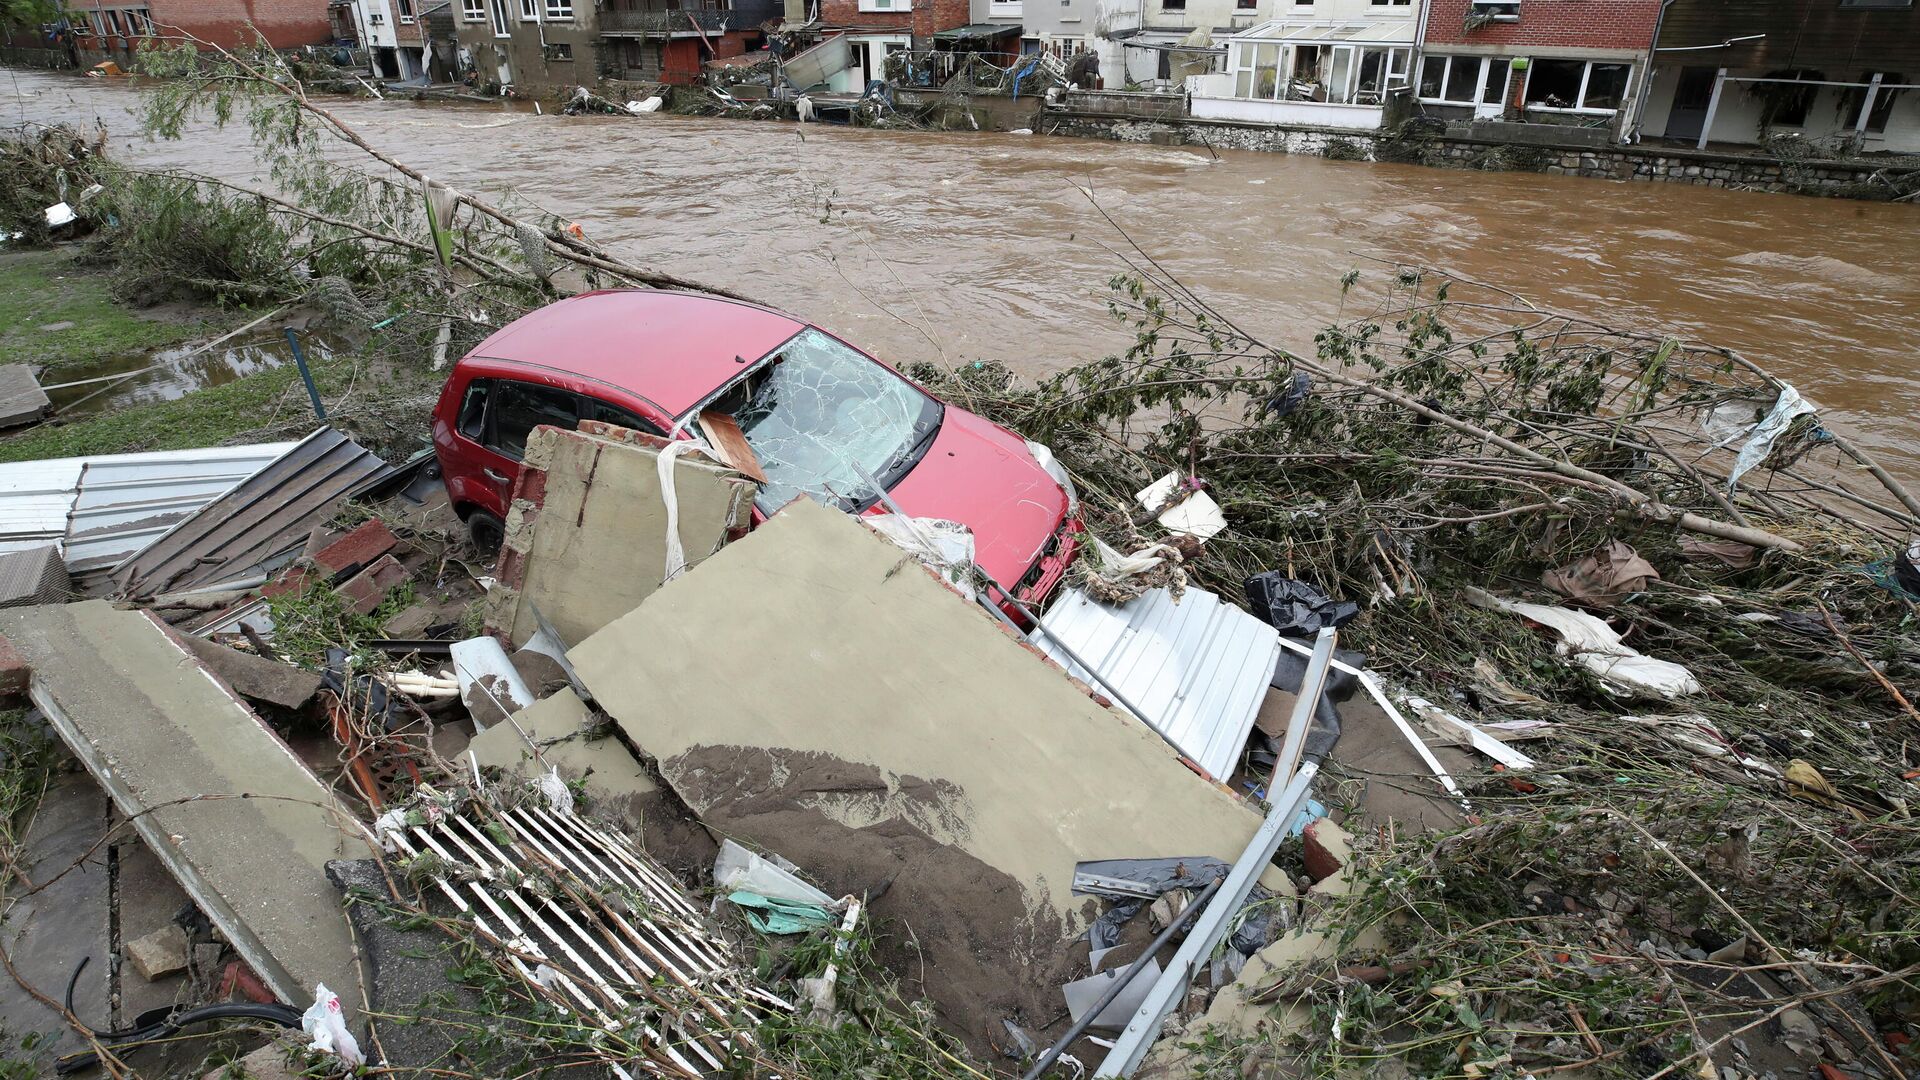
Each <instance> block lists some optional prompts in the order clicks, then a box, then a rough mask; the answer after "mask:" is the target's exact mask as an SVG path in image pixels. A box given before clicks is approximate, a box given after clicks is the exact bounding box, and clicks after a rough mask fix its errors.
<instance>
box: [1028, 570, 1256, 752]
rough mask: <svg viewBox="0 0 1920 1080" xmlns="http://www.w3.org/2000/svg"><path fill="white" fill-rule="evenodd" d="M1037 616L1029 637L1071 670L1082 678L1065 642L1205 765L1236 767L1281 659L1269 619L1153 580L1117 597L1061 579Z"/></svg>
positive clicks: (1083, 674)
mask: <svg viewBox="0 0 1920 1080" xmlns="http://www.w3.org/2000/svg"><path fill="white" fill-rule="evenodd" d="M1040 625H1041V628H1042V629H1044V631H1045V632H1044V633H1041V632H1039V631H1035V632H1034V633H1032V634H1030V635H1029V640H1031V641H1032V642H1033V644H1034V645H1035V646H1037V647H1038V648H1039V649H1040V650H1041V651H1042V652H1044V653H1046V654H1047V656H1048V657H1050V658H1051V659H1053V660H1054V661H1055V662H1057V663H1059V664H1060V665H1061V666H1062V667H1064V668H1066V669H1067V671H1068V673H1069V674H1071V675H1073V676H1074V677H1075V678H1078V679H1082V680H1087V672H1086V671H1085V670H1084V669H1083V668H1081V667H1080V666H1079V665H1077V664H1075V663H1074V662H1073V661H1072V660H1070V659H1068V657H1067V651H1068V650H1071V651H1072V652H1073V654H1074V655H1076V656H1078V657H1080V658H1081V659H1082V660H1085V661H1086V662H1087V663H1089V664H1091V665H1093V667H1094V669H1095V671H1096V672H1098V674H1099V676H1100V679H1101V680H1102V681H1104V682H1105V683H1106V684H1107V685H1109V686H1111V687H1113V689H1114V690H1116V691H1118V692H1119V693H1120V694H1121V695H1122V696H1124V697H1125V698H1126V699H1127V701H1129V702H1131V703H1133V705H1134V706H1137V707H1138V708H1139V710H1140V711H1142V712H1144V713H1145V714H1146V715H1144V716H1141V717H1140V719H1141V720H1143V721H1145V722H1146V723H1147V724H1148V725H1149V726H1150V727H1152V728H1153V729H1154V730H1155V731H1158V732H1160V734H1162V735H1164V736H1166V738H1167V741H1169V742H1171V743H1173V745H1175V746H1177V747H1179V748H1180V752H1181V753H1183V754H1185V755H1186V756H1187V757H1188V758H1190V759H1192V760H1193V763H1194V764H1196V765H1198V766H1200V768H1201V769H1203V770H1205V771H1206V773H1207V775H1209V776H1211V777H1212V778H1213V779H1215V780H1221V781H1224V780H1226V779H1227V777H1229V776H1231V775H1232V774H1233V769H1234V766H1235V765H1237V764H1238V763H1239V760H1240V751H1241V750H1242V749H1243V748H1244V747H1245V746H1246V745H1247V735H1248V733H1249V732H1251V731H1252V730H1253V720H1254V716H1255V714H1257V713H1258V712H1259V711H1260V703H1261V701H1262V699H1264V698H1265V697H1266V693H1267V688H1268V686H1269V685H1271V683H1272V681H1273V669H1274V666H1275V664H1277V663H1278V662H1279V660H1280V635H1279V633H1278V632H1277V631H1275V630H1274V628H1273V627H1271V626H1268V625H1267V624H1266V623H1263V622H1261V621H1260V620H1259V619H1256V618H1254V617H1253V616H1251V615H1249V614H1247V613H1246V612H1244V611H1241V610H1240V609H1239V608H1237V607H1234V606H1233V605H1231V604H1228V603H1224V602H1222V601H1221V599H1220V598H1219V597H1217V596H1215V595H1213V594H1212V593H1209V592H1205V591H1203V590H1200V589H1191V588H1190V589H1188V590H1186V592H1185V594H1184V595H1183V596H1182V597H1181V599H1180V601H1179V602H1178V603H1175V602H1174V600H1173V598H1172V596H1171V595H1169V594H1168V592H1167V590H1165V589H1153V590H1151V591H1149V592H1147V593H1145V594H1144V595H1142V596H1140V597H1139V598H1138V599H1136V600H1133V601H1132V602H1130V603H1127V604H1125V605H1122V606H1119V607H1111V606H1108V605H1106V604H1102V603H1099V602H1098V601H1095V600H1093V599H1091V598H1090V597H1088V596H1087V594H1086V593H1084V592H1081V591H1080V590H1079V589H1067V590H1065V591H1063V592H1062V593H1061V594H1060V598H1059V599H1058V600H1056V601H1055V602H1054V604H1053V606H1052V607H1051V608H1049V609H1048V610H1047V613H1046V614H1045V615H1042V616H1041V617H1040ZM1063 642H1064V643H1065V645H1066V649H1062V648H1061V644H1062V643H1063ZM1089 681H1090V680H1089ZM1115 706H1116V707H1117V708H1120V709H1122V710H1125V709H1126V708H1127V706H1125V705H1123V704H1121V703H1119V702H1115Z"/></svg>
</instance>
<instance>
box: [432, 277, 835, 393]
mask: <svg viewBox="0 0 1920 1080" xmlns="http://www.w3.org/2000/svg"><path fill="white" fill-rule="evenodd" d="M806 325H807V324H806V323H803V322H801V321H800V320H798V319H795V318H794V317H793V316H791V315H783V314H781V313H780V312H777V311H773V310H770V309H768V308H763V307H760V306H759V305H757V304H748V303H744V302H742V301H739V300H728V299H725V298H724V297H718V296H709V295H705V294H702V293H685V292H672V291H668V290H664V289H608V290H602V291H599V292H588V293H581V294H580V295H578V296H574V297H569V298H568V299H565V300H561V301H559V302H558V303H553V304H548V305H547V306H546V307H543V308H541V309H539V310H538V311H533V312H529V313H528V314H526V315H523V316H521V317H520V318H518V319H515V320H514V321H513V322H511V323H508V324H507V325H506V326H503V327H501V328H500V329H499V330H498V331H496V332H495V333H494V334H493V336H491V337H489V338H487V339H486V340H485V341H483V342H481V343H480V344H479V345H478V346H476V347H475V348H474V350H473V351H472V352H471V353H469V354H468V357H469V358H481V357H485V358H488V359H493V360H507V361H512V362H516V363H523V364H537V365H540V366H541V367H545V368H550V369H552V370H555V371H562V372H567V373H570V374H573V375H579V376H583V377H585V378H589V379H594V380H597V381H599V382H603V383H607V384H610V385H613V386H618V387H623V388H625V389H628V390H631V391H633V392H634V393H637V394H640V395H641V396H643V397H645V398H647V399H648V400H650V401H652V402H654V403H655V404H657V405H659V406H660V407H661V408H663V409H665V410H666V411H667V412H668V413H669V414H671V415H675V416H678V415H679V414H680V413H682V412H685V411H686V410H688V409H690V408H692V407H693V406H694V405H695V404H697V403H698V402H699V401H700V400H701V399H702V398H705V397H706V396H708V395H709V394H711V393H713V391H715V390H717V389H719V388H720V386H721V385H722V384H724V383H725V382H726V381H727V380H729V379H731V378H733V377H734V376H735V375H737V374H738V373H739V372H740V371H741V369H742V367H743V365H742V364H740V363H739V362H738V359H740V358H744V359H745V360H746V361H747V362H749V363H751V362H752V361H755V360H758V359H760V358H761V357H762V356H765V355H767V354H768V353H770V352H772V351H773V350H774V349H775V348H777V347H779V345H780V343H781V342H783V341H786V340H787V339H788V338H790V337H792V336H793V335H795V334H797V333H799V332H800V331H801V330H803V329H805V328H806Z"/></svg>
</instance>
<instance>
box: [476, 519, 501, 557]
mask: <svg viewBox="0 0 1920 1080" xmlns="http://www.w3.org/2000/svg"><path fill="white" fill-rule="evenodd" d="M506 537H507V526H506V523H505V522H503V521H501V520H500V519H499V518H497V517H494V516H493V515H492V514H489V513H487V512H486V511H485V510H475V511H474V512H472V513H470V514H468V515H467V539H469V540H471V541H473V547H474V550H476V551H478V552H479V553H480V554H482V555H485V556H488V557H492V556H493V555H494V554H495V553H496V552H498V551H499V550H500V544H501V542H502V541H504V540H505V539H506Z"/></svg>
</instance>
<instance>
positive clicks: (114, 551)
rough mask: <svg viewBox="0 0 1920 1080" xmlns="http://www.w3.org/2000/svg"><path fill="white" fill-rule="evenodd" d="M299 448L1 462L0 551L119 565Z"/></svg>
mask: <svg viewBox="0 0 1920 1080" xmlns="http://www.w3.org/2000/svg"><path fill="white" fill-rule="evenodd" d="M296 445H298V444H297V443H293V442H277V443H256V444H253V445H251V446H211V447H206V448H204V449H194V450H162V451H156V452H153V453H143V454H99V455H95V456H93V457H74V458H51V459H47V460H44V461H21V462H15V463H11V464H5V465H0V552H5V551H17V550H22V549H25V548H31V547H36V546H39V545H41V544H45V543H47V542H48V541H50V540H51V541H57V542H59V543H60V544H61V549H62V551H63V553H64V555H65V557H66V561H67V565H68V567H69V568H78V569H84V568H86V567H90V566H99V565H107V564H110V563H112V562H118V561H119V560H121V559H124V558H125V557H126V556H128V555H131V554H133V553H134V552H137V551H139V550H141V549H142V548H144V547H145V546H146V545H147V544H149V543H152V542H153V540H154V539H156V538H157V537H159V536H160V535H161V534H162V533H164V532H165V531H166V530H167V528H168V527H170V526H171V525H172V524H173V523H174V522H176V521H178V520H179V519H180V518H181V517H184V516H185V515H187V514H189V513H191V512H193V511H194V510H197V509H199V508H200V507H202V506H205V505H207V504H208V503H210V502H212V501H213V500H214V499H217V498H219V497H220V496H221V495H224V494H225V493H227V492H228V491H230V490H232V489H233V487H234V485H236V484H238V483H240V482H241V481H242V480H245V479H246V478H247V477H249V476H252V475H253V474H254V473H256V472H259V471H260V470H261V469H262V468H265V467H266V466H267V465H268V464H271V463H272V462H274V461H275V460H278V459H279V458H280V456H281V455H283V454H285V453H286V452H287V451H288V450H291V449H292V448H293V447H295V446H296Z"/></svg>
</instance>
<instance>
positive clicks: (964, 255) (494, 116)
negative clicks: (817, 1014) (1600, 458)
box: [0, 72, 1920, 478]
mask: <svg viewBox="0 0 1920 1080" xmlns="http://www.w3.org/2000/svg"><path fill="white" fill-rule="evenodd" d="M137 93H138V91H137V90H136V89H134V88H133V87H132V86H130V85H128V84H127V83H125V82H120V81H115V82H102V81H99V80H85V79H80V78H76V77H68V76H59V75H49V74H40V73H26V72H22V73H18V74H17V76H9V77H0V122H4V123H14V122H18V121H21V120H34V121H40V122H43V123H52V122H57V121H68V122H77V123H81V124H91V123H92V122H93V121H94V120H95V119H96V118H98V119H99V121H100V122H102V123H104V124H105V125H106V127H107V129H108V130H109V131H110V132H111V133H112V134H113V136H114V138H113V144H112V145H113V152H114V153H116V154H118V155H119V156H121V157H122V158H124V159H130V160H133V161H136V162H141V163H150V164H155V165H167V166H173V167H181V168H187V169H192V170H196V171H203V172H209V173H213V174H216V175H220V176H222V177H225V178H228V179H245V178H247V177H249V176H253V175H256V174H258V173H259V171H260V169H259V165H258V163H257V161H256V160H255V158H254V156H253V154H252V152H251V150H250V149H249V147H248V146H247V143H246V139H245V135H244V130H243V128H239V127H236V128H234V129H230V130H227V131H218V132H216V131H212V130H210V129H208V128H206V127H202V128H200V129H198V130H196V131H194V132H193V134H192V135H191V136H190V137H189V138H188V139H187V140H185V141H183V142H179V143H155V142H150V141H147V140H146V139H144V138H143V137H142V136H140V135H139V131H138V125H137V124H136V123H135V122H134V120H133V118H132V115H131V112H130V109H131V108H132V106H133V104H134V101H135V98H136V96H137ZM331 107H332V108H334V109H335V110H336V111H337V112H338V113H339V115H340V116H341V118H342V119H344V120H345V121H346V122H348V123H349V124H352V125H353V126H354V127H356V128H357V129H358V130H359V131H360V132H361V133H362V134H363V135H365V136H366V137H367V138H368V139H369V140H370V141H372V142H373V143H374V144H375V145H377V146H379V147H381V148H382V149H384V150H387V151H390V152H391V153H393V154H395V155H398V156H399V157H401V158H403V159H405V160H407V161H408V162H410V163H411V164H414V165H416V166H418V167H419V168H421V169H423V170H424V171H426V172H428V173H430V174H432V175H433V176H435V177H436V178H439V179H444V180H446V181H448V182H450V183H452V184H453V185H455V186H456V187H465V188H468V189H471V190H476V191H483V192H488V193H492V194H494V195H497V196H504V195H505V193H507V192H509V191H512V192H517V193H518V194H519V195H520V196H522V197H523V198H524V199H525V200H527V201H528V202H531V203H535V204H538V205H540V206H543V207H546V208H548V209H550V210H552V211H554V212H556V213H559V214H562V215H564V216H566V217H568V218H571V219H575V220H578V221H579V222H580V223H581V224H582V225H584V226H585V228H586V230H587V233H588V235H589V236H591V237H593V238H594V239H595V240H597V241H600V242H602V243H604V244H607V245H609V246H611V247H613V248H615V249H617V250H618V251H619V252H620V253H621V254H622V255H623V256H624V257H626V258H629V259H631V260H632V261H634V262H637V263H640V264H643V265H648V266H653V267H657V268H660V269H662V270H669V271H672V272H674V273H678V274H681V275H684V276H686V277H690V278H694V279H699V280H704V281H707V282H711V283H713V284H717V285H723V286H726V287H728V288H731V289H734V290H737V291H739V292H741V293H744V294H746V295H749V296H753V297H756V298H758V299H760V300H762V301H764V302H766V303H769V304H773V305H776V306H779V307H782V308H786V309H788V310H791V311H794V312H797V313H799V314H801V315H803V316H805V317H807V318H809V319H812V320H814V321H817V322H819V323H821V324H823V325H825V326H827V327H829V328H831V329H834V330H836V331H838V332H840V333H842V334H844V335H845V336H847V337H849V338H850V339H852V340H853V341H855V342H856V343H857V344H860V345H861V346H863V347H866V348H868V349H870V350H872V351H873V352H874V353H876V354H877V355H879V356H882V357H884V358H886V359H888V360H890V361H892V362H894V363H898V364H904V363H908V362H911V361H914V360H921V359H927V360H936V361H937V360H942V359H944V360H947V361H950V362H956V363H957V362H960V361H963V360H973V359H980V358H987V359H996V360H1001V361H1004V362H1006V363H1008V364H1009V365H1011V366H1012V367H1013V368H1015V369H1016V370H1018V371H1022V372H1027V373H1042V372H1046V371H1050V370H1053V369H1056V368H1059V367H1061V366H1063V365H1066V364H1070V363H1073V362H1075V361H1079V360H1085V359H1089V358H1093V357H1097V356H1101V355H1104V354H1106V353H1107V352H1110V351H1112V350H1113V349H1114V348H1116V347H1117V346H1120V345H1122V344H1124V341H1125V339H1124V337H1123V335H1122V334H1121V333H1120V332H1119V331H1118V330H1117V329H1116V328H1115V326H1114V325H1113V324H1112V323H1111V322H1110V321H1109V320H1108V318H1107V315H1106V311H1105V306H1104V299H1103V298H1104V294H1105V290H1106V282H1107V280H1108V279H1109V278H1110V277H1111V276H1112V275H1113V273H1114V272H1115V271H1116V270H1117V269H1119V267H1120V264H1119V261H1118V259H1117V258H1116V257H1115V256H1114V255H1113V254H1112V253H1111V252H1110V251H1108V250H1107V245H1110V244H1113V243H1115V242H1116V241H1117V238H1116V237H1115V236H1114V234H1113V232H1112V230H1111V228H1110V227H1109V226H1108V225H1107V224H1106V223H1105V222H1104V221H1102V220H1101V219H1100V216H1099V214H1098V213H1097V212H1096V210H1095V209H1094V208H1093V207H1092V206H1091V205H1089V203H1088V201H1087V199H1086V198H1085V197H1084V196H1083V195H1082V194H1081V192H1080V188H1081V187H1083V186H1084V187H1087V188H1090V189H1091V190H1092V191H1093V192H1094V194H1095V196H1096V197H1097V198H1098V200H1099V202H1100V205H1101V206H1102V207H1104V208H1105V209H1106V211H1107V212H1108V213H1110V214H1112V215H1113V217H1114V218H1115V219H1116V220H1117V221H1118V222H1119V223H1120V224H1121V225H1123V226H1124V227H1125V228H1126V229H1127V230H1128V231H1129V232H1130V233H1131V234H1132V235H1133V236H1134V238H1135V239H1137V240H1139V241H1140V242H1141V244H1142V245H1143V246H1144V247H1145V248H1146V249H1147V250H1148V251H1150V252H1151V253H1152V254H1153V255H1154V256H1155V257H1156V258H1158V259H1159V260H1160V261H1161V262H1163V263H1164V264H1165V265H1166V266H1167V267H1168V268H1170V269H1171V270H1173V271H1174V272H1176V273H1177V274H1179V275H1180V276H1181V277H1182V278H1184V279H1185V280H1186V281H1187V282H1188V283H1189V284H1190V285H1192V286H1194V287H1195V288H1197V289H1198V290H1199V291H1201V292H1202V293H1203V294H1206V295H1207V296H1209V297H1210V298H1211V299H1212V300H1213V301H1214V302H1215V303H1216V304H1217V305H1218V306H1220V307H1221V308H1222V309H1223V310H1226V311H1228V312H1229V313H1231V314H1232V315H1233V316H1234V317H1235V318H1236V320H1237V321H1239V322H1240V323H1241V324H1242V325H1245V326H1247V327H1248V328H1249V329H1250V330H1253V331H1255V332H1258V333H1261V334H1262V335H1263V336H1270V337H1271V339H1272V340H1274V341H1276V342H1278V343H1281V344H1285V345H1290V346H1293V347H1310V345H1311V342H1312V337H1313V334H1314V332H1315V331H1316V330H1318V329H1319V328H1321V327H1322V326H1323V325H1324V324H1325V323H1326V322H1328V321H1329V320H1330V319H1331V318H1332V317H1333V316H1334V314H1335V313H1336V311H1337V307H1338V302H1339V295H1340V288H1339V279H1340V276H1341V274H1343V273H1344V272H1345V271H1347V270H1349V269H1352V268H1354V267H1357V266H1361V265H1362V261H1361V259H1360V258H1359V257H1358V255H1357V254H1356V253H1367V254H1373V255H1382V256H1390V257H1398V258H1404V259H1409V260H1416V261H1420V262H1424V263H1427V264H1430V265H1435V266H1440V267H1444V268H1448V269H1451V270H1453V271H1455V272H1457V273H1460V274H1463V275H1466V276H1468V277H1471V278H1475V279H1478V280H1482V281H1487V282H1492V283H1497V284H1500V285H1503V286H1506V287H1509V288H1512V289H1515V290H1518V291H1521V292H1524V293H1526V294H1527V295H1529V296H1530V297H1532V298H1533V299H1534V300H1535V301H1536V302H1540V303H1543V304H1545V305H1548V306H1552V307H1556V308H1561V309H1564V310H1570V311H1573V312H1577V313H1581V314H1586V315H1591V316H1594V317H1597V318H1600V319H1603V320H1605V321H1608V322H1611V323H1615V324H1620V325H1631V326H1636V327H1640V328H1644V329H1648V330H1656V331H1659V332H1663V333H1669V334H1675V335H1680V336H1685V337H1690V338H1694V339H1698V340H1702V341H1708V342H1713V343H1716V344H1721V345H1727V346H1731V347H1733V348H1736V349H1739V350H1741V351H1743V352H1745V353H1746V354H1748V355H1749V356H1751V357H1752V358H1753V359H1755V360H1757V361H1758V362H1760V363H1762V364H1763V365H1765V366H1767V367H1768V368H1770V369H1771V370H1772V371H1773V372H1774V373H1775V374H1777V375H1779V376H1781V377H1782V378H1786V379H1788V380H1791V381H1792V382H1794V383H1795V384H1796V385H1797V386H1798V387H1799V388H1800V390H1801V392H1802V393H1804V394H1806V395H1807V396H1808V397H1810V398H1811V399H1813V400H1814V401H1815V402H1817V403H1818V404H1820V405H1821V406H1822V407H1823V409H1825V410H1826V412H1827V413H1828V415H1829V416H1830V417H1831V418H1832V419H1834V420H1835V421H1836V422H1838V423H1840V424H1843V425H1846V426H1847V427H1848V428H1849V429H1850V430H1852V431H1853V432H1854V433H1855V434H1856V435H1857V436H1858V437H1859V438H1860V441H1861V442H1862V443H1863V444H1865V445H1867V446H1868V447H1870V448H1871V449H1872V450H1873V451H1874V452H1876V453H1878V454H1880V455H1882V456H1884V457H1885V458H1886V459H1887V460H1888V463H1889V464H1890V465H1891V466H1893V467H1895V468H1896V469H1898V470H1899V471H1900V472H1901V473H1903V474H1905V475H1906V476H1907V477H1909V478H1913V477H1920V385H1916V382H1915V378H1916V375H1920V370H1916V369H1920V345H1916V343H1917V342H1920V206H1916V205H1912V204H1907V205H1886V204H1872V203H1858V202H1846V201H1841V200H1827V199H1810V198H1800V197H1793V196H1781V195H1764V194H1749V193H1745V192H1731V191H1722V190H1715V189H1710V188H1701V187H1682V186H1679V185H1667V184H1659V185H1652V184H1629V183H1613V182H1607V181H1598V180H1586V179H1579V178H1573V177H1559V176H1542V175H1532V174H1525V173H1477V172H1461V171H1450V170H1439V169H1428V168H1422V167H1418V166H1403V165H1387V164H1373V163H1366V162H1335V161H1326V160H1322V159H1319V158H1305V157H1287V156H1282V155H1272V154H1255V153H1241V152H1227V153H1223V154H1221V155H1220V157H1219V158H1218V160H1215V159H1214V158H1213V157H1212V156H1211V155H1210V154H1209V153H1208V152H1207V151H1206V150H1204V149H1191V148H1181V147H1154V146H1136V145H1129V144H1117V143H1108V142H1099V141H1093V140H1083V139H1067V138H1051V137H1044V136H1020V135H1000V134H967V133H954V134H926V133H913V132H903V133H894V132H886V131H873V130H859V129H851V128H842V127H829V126H821V125H807V126H806V127H804V128H802V127H800V126H797V125H793V124H786V123H771V122H762V123H753V122H744V121H736V120H717V119H704V118H687V117H673V116H651V117H647V118H644V119H640V118H626V117H604V116H594V117H562V116H552V115H548V116H536V115H534V114H533V113H532V112H530V111H525V110H524V109H523V108H522V107H520V106H517V105H502V106H497V107H496V106H487V105H454V104H417V103H412V102H391V101H372V100H354V101H340V102H338V103H337V104H335V105H333V106H331ZM256 178H257V177H256Z"/></svg>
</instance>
